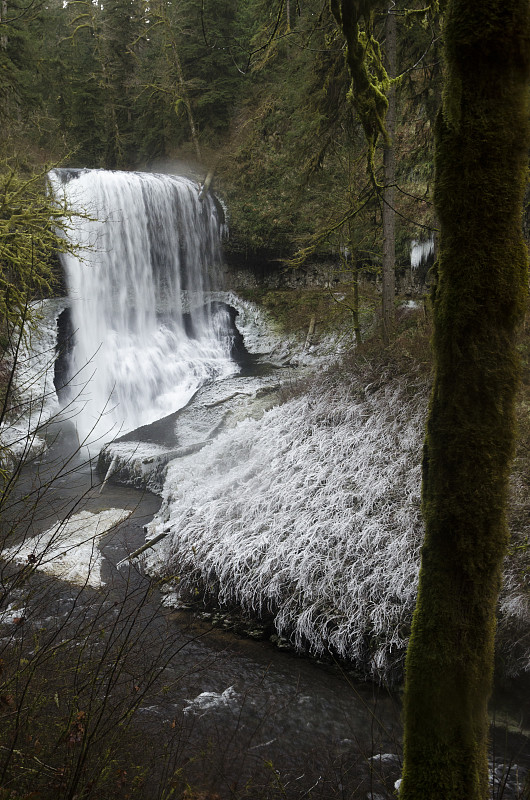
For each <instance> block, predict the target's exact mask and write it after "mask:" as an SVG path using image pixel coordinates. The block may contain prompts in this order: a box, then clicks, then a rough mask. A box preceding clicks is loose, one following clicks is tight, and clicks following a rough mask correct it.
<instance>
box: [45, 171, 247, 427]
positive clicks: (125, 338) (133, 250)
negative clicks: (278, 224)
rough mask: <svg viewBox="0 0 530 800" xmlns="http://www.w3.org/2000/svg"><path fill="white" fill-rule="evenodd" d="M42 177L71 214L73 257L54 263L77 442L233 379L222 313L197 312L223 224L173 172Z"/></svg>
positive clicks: (146, 418) (208, 202) (150, 417)
mask: <svg viewBox="0 0 530 800" xmlns="http://www.w3.org/2000/svg"><path fill="white" fill-rule="evenodd" d="M50 182H51V185H52V191H53V192H54V194H55V196H56V197H57V198H58V199H61V200H62V199H66V201H67V203H68V205H69V207H70V208H71V209H73V210H74V211H75V212H76V214H78V215H79V216H76V217H75V218H74V220H73V222H72V227H71V233H70V236H71V239H72V241H73V243H74V244H75V245H76V246H77V254H76V256H71V255H67V256H64V257H63V263H64V269H65V275H66V282H67V287H68V294H69V297H70V299H71V319H72V327H73V331H74V333H73V338H74V347H73V351H72V353H71V355H70V363H69V370H68V373H69V376H68V385H67V388H66V390H65V392H64V394H65V396H66V403H67V405H68V407H69V408H71V409H72V414H73V415H74V416H75V420H76V425H77V427H78V431H79V436H80V440H81V441H83V442H84V441H86V440H90V441H95V440H97V441H98V442H102V441H108V440H109V439H110V438H112V437H114V436H117V435H119V434H121V433H125V432H127V431H130V430H133V429H134V428H137V427H139V426H140V425H145V424H147V423H149V422H153V421H154V420H156V419H159V418H161V417H163V416H166V415H167V414H170V413H172V412H174V411H176V410H178V409H179V408H181V407H182V406H183V405H185V403H186V402H187V401H188V400H189V398H190V397H191V396H192V395H193V393H194V392H195V391H196V389H197V388H198V387H199V386H200V385H201V384H202V383H204V382H205V381H206V380H209V379H215V378H218V377H221V376H224V375H228V374H231V373H232V372H234V370H235V365H234V364H233V362H232V361H231V360H230V353H229V350H230V343H229V339H228V331H227V330H226V329H224V328H223V326H224V320H223V318H222V315H219V314H214V315H212V314H211V313H210V312H209V311H208V308H207V306H205V292H207V291H208V289H210V278H211V275H212V272H213V273H214V272H215V271H216V269H217V268H218V266H219V252H220V248H219V239H220V233H219V231H220V220H219V218H218V215H217V212H216V207H215V204H214V202H213V201H212V199H211V198H209V197H204V198H202V199H199V187H198V185H197V184H195V183H194V182H192V181H190V180H188V179H186V178H182V177H176V176H172V175H158V174H147V173H133V172H109V171H105V170H76V171H72V170H54V171H53V172H51V173H50Z"/></svg>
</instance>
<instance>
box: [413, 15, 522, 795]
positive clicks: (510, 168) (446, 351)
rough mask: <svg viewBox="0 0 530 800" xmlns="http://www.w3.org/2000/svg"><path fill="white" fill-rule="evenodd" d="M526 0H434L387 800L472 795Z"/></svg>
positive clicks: (482, 739)
mask: <svg viewBox="0 0 530 800" xmlns="http://www.w3.org/2000/svg"><path fill="white" fill-rule="evenodd" d="M529 16H530V14H529V3H528V0H482V2H480V3H479V2H469V0H448V3H447V10H446V17H445V26H444V32H445V55H446V84H445V91H444V109H443V114H441V115H440V116H439V120H438V123H437V132H436V181H435V203H436V207H437V212H438V217H439V220H440V228H441V238H440V252H439V277H438V285H437V289H436V296H435V303H434V339H433V346H434V357H435V380H434V387H433V392H432V397H431V406H430V414H429V419H428V424H427V435H426V440H425V446H424V458H423V513H424V518H425V527H426V534H425V542H424V546H423V551H422V565H421V571H420V584H419V592H418V600H417V606H416V611H415V614H414V620H413V626H412V635H411V639H410V644H409V650H408V653H407V664H406V686H405V700H404V722H405V737H404V750H405V761H404V769H403V783H402V786H401V791H400V800H434V799H435V798H436V800H440V799H441V798H443V800H464V798H465V800H485V798H486V797H487V796H488V766H487V735H488V714H487V703H488V699H489V695H490V692H491V684H492V673H493V650H494V632H495V609H496V603H497V597H498V592H499V587H500V581H501V568H502V561H503V558H504V555H505V551H506V546H507V541H508V534H507V528H506V522H505V516H504V509H505V504H506V496H507V484H508V476H509V467H510V460H511V456H512V450H513V444H514V402H515V392H516V387H517V381H518V359H517V352H516V348H515V331H516V326H517V323H518V322H519V321H520V319H521V317H522V314H523V311H524V305H525V299H526V287H527V273H526V266H527V254H526V249H525V246H524V242H523V239H522V235H521V209H522V200H523V189H524V179H525V169H526V158H527V146H528V122H527V107H526V106H527V97H528V94H527V80H528V74H529V63H528V61H529V47H528V44H529V39H530V19H529Z"/></svg>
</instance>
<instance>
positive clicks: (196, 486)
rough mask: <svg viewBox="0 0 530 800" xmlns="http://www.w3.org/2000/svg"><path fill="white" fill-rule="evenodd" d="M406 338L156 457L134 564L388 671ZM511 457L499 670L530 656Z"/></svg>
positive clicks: (406, 432)
mask: <svg viewBox="0 0 530 800" xmlns="http://www.w3.org/2000/svg"><path fill="white" fill-rule="evenodd" d="M416 345H417V342H416V344H414V342H412V341H411V343H410V346H409V345H407V346H406V348H405V350H406V356H405V361H404V359H403V356H401V357H400V359H399V358H398V360H397V361H396V360H395V359H394V360H392V357H391V358H390V359H388V360H387V362H386V363H379V364H378V363H375V362H377V359H376V360H375V362H374V360H373V359H372V355H373V354H372V355H371V354H370V353H368V354H367V357H366V358H365V359H364V360H363V358H358V359H357V360H356V363H355V364H354V365H353V367H352V365H351V364H350V366H349V367H348V368H347V369H345V370H344V371H343V372H341V371H340V370H335V371H334V372H333V373H329V374H328V375H327V376H324V377H323V378H320V379H316V380H315V381H313V383H306V384H305V385H304V387H303V394H299V395H297V394H296V391H295V393H294V394H295V396H293V397H291V398H290V399H288V400H286V402H284V404H283V405H280V406H277V407H275V408H273V409H271V410H270V411H267V412H266V413H265V414H264V415H263V417H262V418H261V419H259V420H256V419H247V420H245V421H243V422H240V423H239V424H238V425H237V426H236V427H234V428H233V429H230V430H227V431H225V432H224V433H222V434H221V435H220V436H219V437H218V438H217V439H215V440H214V441H213V442H211V443H210V444H209V445H208V446H207V447H205V448H204V449H203V450H202V451H201V452H199V453H197V454H195V455H193V456H190V457H188V458H184V459H178V460H176V461H174V462H172V463H170V465H169V468H168V474H167V480H166V484H165V489H164V502H163V505H162V509H161V511H160V513H159V515H158V516H157V517H156V518H155V520H154V521H153V522H152V523H151V525H150V530H149V532H148V536H149V537H153V536H156V535H157V534H159V533H162V532H166V533H168V534H169V535H168V536H167V537H166V538H165V539H164V540H162V542H160V544H159V545H158V546H157V548H156V550H155V551H154V552H152V553H151V554H150V555H149V556H148V568H149V569H150V570H151V571H154V572H155V573H157V574H159V575H161V576H164V577H166V578H167V577H168V576H173V581H172V586H173V587H174V588H176V589H177V591H178V592H179V593H180V596H181V597H183V598H186V597H188V596H189V595H193V594H194V593H196V590H197V587H200V589H201V591H202V592H204V594H205V595H206V596H208V597H211V598H213V599H214V600H215V601H217V602H218V603H220V604H222V605H223V604H225V605H229V606H234V605H235V606H239V607H241V608H242V609H243V611H244V612H247V613H249V614H253V615H254V614H255V615H263V616H265V617H269V616H271V615H272V617H273V619H274V624H275V626H276V628H277V630H278V633H279V634H281V635H282V636H284V637H288V638H290V640H291V641H292V643H293V645H294V646H295V647H297V648H299V649H309V650H310V651H311V652H313V653H315V654H320V653H323V652H326V651H331V652H333V653H335V654H337V655H339V656H341V657H343V658H346V659H348V660H351V661H353V662H354V663H356V664H357V666H358V667H360V668H362V669H363V670H364V671H365V673H366V674H367V675H369V676H371V677H373V678H376V679H378V680H389V679H392V678H393V677H394V676H396V675H399V673H400V671H401V667H402V662H403V656H404V651H405V647H406V643H407V636H408V631H409V625H410V619H411V615H412V610H413V607H414V603H415V594H416V582H417V574H418V568H419V551H420V546H421V540H422V536H423V526H422V520H421V513H420V487H421V447H422V441H423V434H424V424H425V416H426V411H427V404H428V392H429V377H428V374H427V373H428V369H426V368H425V366H426V363H425V362H424V363H423V366H422V367H419V366H418V364H419V363H420V362H421V346H420V349H419V350H417V349H416V350H414V347H415V346H416ZM400 347H401V348H402V349H403V342H401V345H400ZM411 354H412V355H411ZM405 362H406V363H405ZM525 465H526V461H525V460H524V459H523V460H521V459H519V460H518V461H516V465H515V468H514V478H513V490H512V500H511V505H512V529H513V530H512V532H513V545H512V547H511V551H510V554H509V556H508V558H507V561H506V569H505V582H504V588H503V592H502V595H501V602H500V623H499V644H500V645H501V658H502V659H503V660H504V661H505V666H504V668H505V669H506V670H507V671H508V672H512V673H514V672H517V671H520V670H528V669H530V626H529V624H528V623H529V619H530V591H529V585H528V584H529V582H530V568H529V566H530V565H529V561H530V552H529V548H528V544H527V533H528V531H527V527H528V526H527V527H526V528H525V525H526V523H525V520H526V521H527V520H528V519H530V513H529V512H528V508H527V506H528V499H527V498H528V492H527V491H526V490H525V487H526V484H527V479H524V480H523V474H522V473H523V472H524V469H525V468H526V466H525ZM514 510H515V512H516V513H514ZM523 523H524V524H523ZM525 542H526V544H525Z"/></svg>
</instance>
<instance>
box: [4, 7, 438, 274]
mask: <svg viewBox="0 0 530 800" xmlns="http://www.w3.org/2000/svg"><path fill="white" fill-rule="evenodd" d="M420 6H421V4H417V8H416V9H414V4H410V3H407V4H405V3H404V2H398V3H394V2H392V3H390V4H389V9H384V4H382V11H381V13H380V14H379V15H376V16H375V17H374V20H373V29H372V30H370V31H366V37H367V39H366V41H367V42H368V40H370V43H371V45H370V46H371V47H372V49H373V52H374V53H377V52H378V48H379V46H381V48H382V51H383V63H385V65H386V67H387V70H388V74H389V75H390V76H392V73H393V72H395V73H396V74H397V75H398V76H399V79H398V80H397V81H396V83H395V90H396V94H397V114H396V124H395V135H394V136H393V138H392V141H391V143H390V141H388V142H386V146H387V147H388V146H389V145H390V144H391V145H392V148H393V151H394V155H395V159H396V162H397V172H396V179H395V184H396V189H397V191H396V192H395V193H394V199H393V201H392V203H393V208H394V207H395V210H396V219H397V225H396V232H395V238H396V258H397V265H398V279H399V275H400V269H401V270H403V269H404V268H405V267H406V266H408V265H409V264H410V246H411V240H416V241H426V240H428V239H430V238H431V237H432V234H433V228H434V219H433V212H432V204H431V202H430V195H431V189H432V179H433V174H432V135H431V131H432V127H433V123H434V118H435V114H436V110H437V108H438V106H439V102H440V97H441V63H440V46H439V34H440V31H439V27H440V26H439V20H438V18H437V17H436V15H434V16H433V15H432V14H431V13H430V12H428V11H426V10H425V9H423V10H422V9H421V7H420ZM388 11H391V12H392V19H393V20H394V21H395V23H396V29H397V31H396V32H397V46H396V53H395V57H394V60H395V64H390V66H389V64H388V61H387V60H386V56H385V55H384V51H385V44H386V37H387V24H388V18H389V14H388ZM0 34H1V38H0V72H1V75H2V81H1V88H0V115H1V116H0V124H1V129H2V147H3V151H4V152H3V158H4V167H5V165H6V160H11V164H13V163H14V161H13V159H15V160H16V163H17V165H18V168H19V169H22V170H24V169H26V170H27V169H35V168H39V167H40V168H42V167H44V166H48V165H50V164H51V163H54V164H61V165H71V166H78V167H92V168H94V167H104V168H110V169H148V170H169V171H175V172H178V171H189V170H192V172H193V173H194V174H195V175H196V176H197V177H198V178H202V179H203V178H204V177H205V175H206V173H207V172H208V171H210V170H212V171H214V173H215V187H216V190H217V192H218V193H219V195H220V196H221V197H222V198H223V199H224V200H225V201H226V203H227V206H228V209H229V217H230V220H229V221H230V240H229V242H228V244H227V248H226V250H227V257H228V259H229V260H230V261H232V262H233V263H236V264H241V265H243V266H247V267H249V266H250V267H252V268H260V269H261V270H263V269H264V268H266V269H267V270H271V269H272V270H274V269H276V268H278V267H281V266H282V264H284V263H285V260H286V259H289V258H291V257H293V255H294V254H295V253H297V252H298V251H300V250H304V248H309V251H308V252H309V254H310V257H311V258H312V259H313V260H317V261H318V260H319V259H320V260H321V259H324V260H325V259H327V258H328V257H329V256H330V254H331V255H335V256H337V254H339V253H343V254H344V253H347V254H349V255H350V257H351V256H352V254H354V258H353V262H354V263H356V264H357V265H360V266H361V267H364V268H365V269H366V270H368V271H370V270H372V271H373V270H377V269H378V268H379V265H380V262H381V251H382V234H381V227H382V210H383V195H382V188H381V187H382V184H383V183H384V177H383V151H384V149H385V143H384V142H383V141H382V140H381V141H380V143H379V144H378V146H377V148H376V151H375V173H374V174H373V175H370V174H369V173H368V172H367V169H366V157H367V144H366V137H365V136H364V133H363V128H362V125H361V123H360V120H359V117H358V113H357V111H356V110H355V109H354V107H353V105H352V103H351V102H349V98H348V89H349V86H350V81H351V79H350V76H349V74H348V69H347V66H346V62H345V56H344V38H343V37H342V35H341V33H340V32H339V31H338V29H337V26H336V24H335V22H334V19H333V16H332V14H331V11H330V9H329V4H328V2H322V0H304V2H297V0H276V2H274V3H266V2H264V1H263V0H247V2H238V1H237V0H202V2H198V0H183V1H182V2H174V0H173V1H172V0H154V1H153V2H152V3H143V2H139V0H107V1H106V2H105V3H101V2H99V3H98V2H85V0H73V2H63V1H62V0H49V1H47V2H40V0H3V3H2V12H1V26H0ZM372 69H373V72H374V74H376V73H377V70H378V69H379V67H378V64H377V63H373V64H372ZM392 77H393V76H392ZM381 85H382V86H383V88H384V86H385V79H384V76H383V79H382V84H381ZM388 88H389V85H388V81H387V84H386V89H387V90H388ZM337 260H338V259H337Z"/></svg>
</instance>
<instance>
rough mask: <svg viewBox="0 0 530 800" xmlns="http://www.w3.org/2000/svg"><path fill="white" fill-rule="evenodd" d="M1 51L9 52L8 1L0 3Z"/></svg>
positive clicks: (3, 0) (4, 0) (2, 0)
mask: <svg viewBox="0 0 530 800" xmlns="http://www.w3.org/2000/svg"><path fill="white" fill-rule="evenodd" d="M0 23H1V26H0V49H1V50H7V0H1V1H0Z"/></svg>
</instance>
